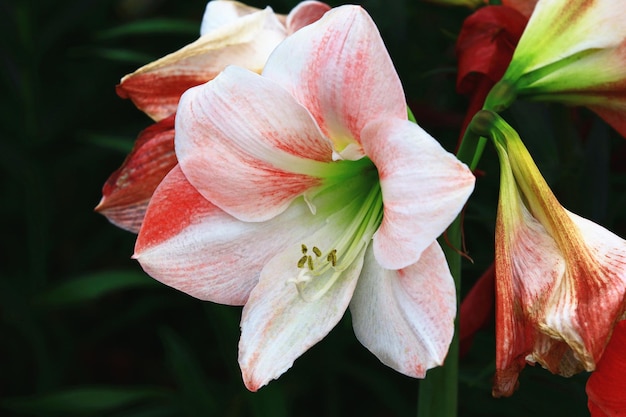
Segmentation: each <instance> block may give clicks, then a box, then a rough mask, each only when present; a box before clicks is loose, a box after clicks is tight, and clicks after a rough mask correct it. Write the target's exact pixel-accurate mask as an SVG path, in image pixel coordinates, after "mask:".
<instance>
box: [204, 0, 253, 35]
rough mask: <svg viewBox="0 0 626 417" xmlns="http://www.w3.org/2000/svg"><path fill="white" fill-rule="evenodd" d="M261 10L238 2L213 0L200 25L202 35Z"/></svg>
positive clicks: (207, 7)
mask: <svg viewBox="0 0 626 417" xmlns="http://www.w3.org/2000/svg"><path fill="white" fill-rule="evenodd" d="M260 11H261V9H259V8H256V7H252V6H248V5H247V4H243V3H240V2H238V1H230V0H211V1H209V2H208V3H207V5H206V9H204V16H202V23H201V24H200V35H201V36H202V35H206V34H208V33H210V32H212V31H214V30H217V29H218V28H221V27H224V26H227V25H229V24H233V23H235V22H236V21H237V20H238V19H239V18H241V17H243V16H247V15H250V14H253V13H258V12H260Z"/></svg>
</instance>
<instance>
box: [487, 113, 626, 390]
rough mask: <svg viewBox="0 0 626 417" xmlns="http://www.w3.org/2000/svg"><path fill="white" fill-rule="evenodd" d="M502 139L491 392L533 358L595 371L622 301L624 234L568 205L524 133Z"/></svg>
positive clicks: (625, 296) (505, 130)
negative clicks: (523, 137) (549, 180)
mask: <svg viewBox="0 0 626 417" xmlns="http://www.w3.org/2000/svg"><path fill="white" fill-rule="evenodd" d="M500 132H502V137H501V138H499V139H498V140H496V141H495V142H496V147H497V149H498V153H499V156H500V165H501V167H502V169H501V187H500V202H499V206H498V218H497V223H496V261H495V265H496V376H495V383H494V388H493V393H494V395H495V396H507V395H511V394H512V393H513V391H514V390H515V388H516V386H517V378H518V375H519V373H520V372H521V370H522V368H523V367H524V366H525V364H526V363H527V362H529V363H540V364H541V365H542V366H543V367H545V368H547V369H548V370H550V371H551V372H553V373H557V374H560V375H564V376H570V375H573V374H575V373H577V372H580V371H582V370H586V371H593V370H594V369H595V367H596V364H597V363H598V361H599V360H600V358H601V357H602V354H603V352H604V350H605V347H606V345H607V343H608V341H609V338H610V337H611V333H612V332H613V327H614V326H615V324H616V323H617V322H618V321H619V320H620V319H621V318H622V317H623V315H624V311H625V302H626V241H624V240H623V239H621V238H620V237H618V236H616V235H615V234H613V233H611V232H610V231H608V230H606V229H605V228H603V227H601V226H599V225H598V224H596V223H593V222H591V221H589V220H587V219H584V218H582V217H580V216H577V215H575V214H573V213H571V212H569V211H567V210H566V209H565V208H563V207H562V206H561V205H560V204H559V202H558V201H557V200H556V198H555V197H554V194H553V193H552V191H551V190H550V188H549V187H548V185H547V184H546V182H545V180H544V179H543V177H542V176H541V173H540V172H539V170H538V169H537V166H536V165H535V164H534V162H533V160H532V158H531V156H530V154H528V151H527V150H526V148H525V147H524V145H523V144H522V142H521V140H520V138H519V136H517V133H515V131H514V130H513V129H511V128H510V126H508V125H506V126H502V125H501V129H500Z"/></svg>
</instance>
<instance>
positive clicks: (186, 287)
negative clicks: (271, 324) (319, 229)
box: [134, 167, 312, 305]
mask: <svg viewBox="0 0 626 417" xmlns="http://www.w3.org/2000/svg"><path fill="white" fill-rule="evenodd" d="M306 214H308V215H310V211H309V209H308V207H307V206H306V204H305V203H304V202H300V203H299V204H293V205H292V206H291V207H290V208H289V210H287V211H286V212H284V213H283V214H282V215H281V216H279V217H277V218H276V219H275V220H273V221H269V222H265V223H244V222H241V221H239V220H237V219H235V218H233V217H231V216H229V215H228V214H226V213H224V212H223V211H222V210H220V209H219V208H217V207H216V206H214V205H213V204H211V203H210V202H208V201H207V200H206V199H204V197H202V196H201V195H200V194H199V193H198V192H197V191H196V190H195V189H194V188H193V187H192V186H191V184H189V182H187V180H186V179H185V177H184V175H183V174H182V171H181V170H180V168H178V167H176V168H174V169H173V170H172V172H170V174H168V176H167V177H166V178H165V179H164V180H163V182H162V183H161V185H160V186H159V188H157V190H156V192H155V194H154V196H153V197H152V200H151V202H150V205H149V207H148V211H147V213H146V218H145V221H144V224H143V227H142V228H141V231H140V232H139V236H138V237H137V243H136V245H135V255H134V257H135V258H136V259H137V260H138V261H139V263H140V264H141V266H142V267H143V268H144V270H145V271H146V272H147V273H148V274H149V275H150V276H152V277H153V278H155V279H157V280H159V281H161V282H163V283H165V284H167V285H169V286H172V287H174V288H176V289H178V290H180V291H183V292H186V293H187V294H190V295H192V296H194V297H197V298H200V299H203V300H210V301H213V302H217V303H222V304H231V305H243V304H244V303H245V302H246V300H247V299H248V295H249V294H250V291H251V290H252V288H253V287H254V286H255V285H256V283H257V281H258V278H259V274H260V272H261V269H262V268H263V266H264V265H265V264H266V263H267V262H268V261H269V259H270V258H271V257H272V256H274V255H275V254H276V253H277V252H278V251H280V250H282V249H283V248H284V247H286V246H294V247H299V244H300V242H301V241H302V239H303V238H304V237H305V236H308V235H310V234H311V233H312V231H311V230H310V229H308V228H307V227H306V224H304V223H303V222H302V217H303V216H304V215H306Z"/></svg>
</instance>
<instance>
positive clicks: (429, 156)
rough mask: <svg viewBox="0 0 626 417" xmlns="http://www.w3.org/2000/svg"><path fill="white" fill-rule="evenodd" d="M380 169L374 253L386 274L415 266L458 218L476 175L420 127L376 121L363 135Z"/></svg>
mask: <svg viewBox="0 0 626 417" xmlns="http://www.w3.org/2000/svg"><path fill="white" fill-rule="evenodd" d="M362 139H363V147H364V149H365V153H366V154H367V155H368V156H369V157H370V159H371V160H372V161H373V162H374V164H375V165H376V168H377V169H378V175H379V178H380V184H381V188H382V193H383V205H384V214H383V221H382V224H381V225H380V228H379V229H378V231H377V232H376V234H375V235H374V254H375V256H376V259H378V262H379V263H380V264H381V266H382V267H383V268H386V269H400V268H404V267H406V266H408V265H411V264H414V263H415V262H417V260H418V259H419V258H420V256H421V254H422V251H423V250H425V249H426V248H427V247H428V246H430V245H431V244H432V242H433V241H434V240H435V239H436V238H437V237H438V236H439V235H440V234H441V233H443V231H444V230H445V229H446V227H448V225H449V224H450V223H451V222H452V220H454V218H455V217H456V216H457V215H458V214H459V212H460V211H461V209H462V208H463V205H464V204H465V202H466V201H467V198H468V197H469V195H470V194H471V193H472V191H473V189H474V180H475V178H474V176H473V175H472V173H471V172H470V170H469V169H468V168H467V166H465V165H464V164H463V163H461V162H459V160H458V159H456V158H455V157H454V155H452V154H450V153H448V152H446V151H445V150H444V149H443V148H442V147H441V145H439V143H438V142H437V141H435V139H433V138H432V137H431V136H430V135H429V134H428V133H426V132H425V131H424V130H423V129H422V128H420V127H419V126H418V125H416V124H414V123H411V122H409V121H407V120H399V119H387V118H385V119H378V120H377V121H374V122H372V123H370V124H368V125H367V126H366V127H365V129H364V130H363V133H362Z"/></svg>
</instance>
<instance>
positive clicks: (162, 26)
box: [96, 19, 200, 40]
mask: <svg viewBox="0 0 626 417" xmlns="http://www.w3.org/2000/svg"><path fill="white" fill-rule="evenodd" d="M199 28H200V25H199V24H198V23H197V22H189V21H187V20H178V19H150V20H141V21H138V22H132V23H128V24H126V25H121V26H117V27H115V28H113V29H108V30H104V31H101V32H98V33H97V34H96V39H101V40H104V39H115V38H121V37H125V36H131V35H165V34H172V33H178V34H183V35H199V32H200V30H199Z"/></svg>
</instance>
